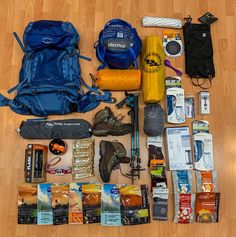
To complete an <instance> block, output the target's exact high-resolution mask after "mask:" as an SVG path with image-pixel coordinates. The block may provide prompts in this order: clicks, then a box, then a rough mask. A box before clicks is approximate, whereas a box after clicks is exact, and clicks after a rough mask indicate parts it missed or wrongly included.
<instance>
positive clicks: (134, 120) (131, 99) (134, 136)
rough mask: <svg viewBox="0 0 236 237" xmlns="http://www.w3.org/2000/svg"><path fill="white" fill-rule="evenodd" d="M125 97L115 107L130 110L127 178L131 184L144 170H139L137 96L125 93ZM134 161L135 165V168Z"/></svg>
mask: <svg viewBox="0 0 236 237" xmlns="http://www.w3.org/2000/svg"><path fill="white" fill-rule="evenodd" d="M125 95H126V97H125V99H123V100H122V101H121V102H119V103H118V104H117V105H116V106H117V108H118V109H119V108H121V107H123V106H124V105H126V106H128V107H130V108H131V110H130V111H129V113H128V114H129V115H130V116H131V124H132V132H131V159H130V167H131V171H130V173H129V174H127V175H129V176H131V178H132V184H133V182H134V177H135V176H138V178H139V179H140V171H141V170H145V169H141V165H140V163H141V158H140V146H139V117H138V96H139V94H137V93H136V94H132V93H127V92H126V93H125ZM135 159H136V162H137V165H136V167H135V164H134V163H135Z"/></svg>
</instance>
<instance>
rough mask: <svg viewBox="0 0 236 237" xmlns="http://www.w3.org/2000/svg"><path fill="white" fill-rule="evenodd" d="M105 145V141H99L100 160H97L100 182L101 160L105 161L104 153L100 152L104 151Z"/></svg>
mask: <svg viewBox="0 0 236 237" xmlns="http://www.w3.org/2000/svg"><path fill="white" fill-rule="evenodd" d="M105 143H106V142H105V141H101V142H100V145H99V155H100V159H99V173H100V177H101V179H102V181H103V178H102V175H101V173H102V170H101V163H102V160H103V159H105V158H104V153H103V152H102V151H105ZM109 181H110V179H109ZM109 181H108V182H109Z"/></svg>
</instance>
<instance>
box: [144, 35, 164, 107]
mask: <svg viewBox="0 0 236 237" xmlns="http://www.w3.org/2000/svg"><path fill="white" fill-rule="evenodd" d="M164 57H165V55H164V49H163V45H162V42H161V40H160V39H159V38H158V37H157V36H148V37H147V38H146V39H145V40H144V42H143V49H142V88H143V100H144V102H145V103H156V102H159V101H160V100H161V99H162V97H163V96H164V91H165V83H164Z"/></svg>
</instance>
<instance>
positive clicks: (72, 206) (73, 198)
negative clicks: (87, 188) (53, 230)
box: [69, 183, 84, 224]
mask: <svg viewBox="0 0 236 237" xmlns="http://www.w3.org/2000/svg"><path fill="white" fill-rule="evenodd" d="M83 184H84V183H70V191H69V199H70V202H69V224H83V208H82V185H83Z"/></svg>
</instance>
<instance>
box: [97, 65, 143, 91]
mask: <svg viewBox="0 0 236 237" xmlns="http://www.w3.org/2000/svg"><path fill="white" fill-rule="evenodd" d="M96 85H97V86H98V87H99V89H101V90H111V91H132V90H138V89H139V88H140V85H141V72H140V70H136V69H130V70H120V69H102V70H99V71H98V74H97V80H96Z"/></svg>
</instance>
